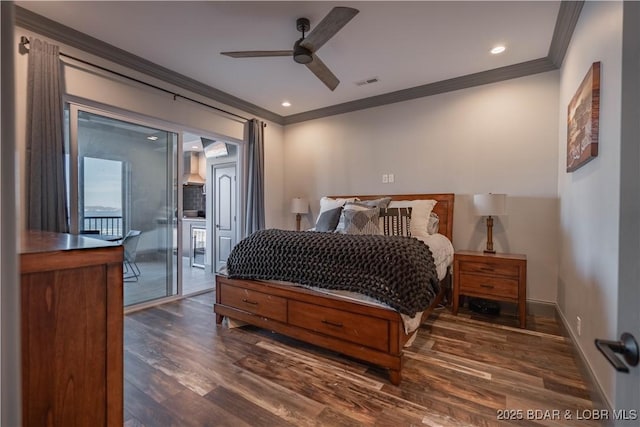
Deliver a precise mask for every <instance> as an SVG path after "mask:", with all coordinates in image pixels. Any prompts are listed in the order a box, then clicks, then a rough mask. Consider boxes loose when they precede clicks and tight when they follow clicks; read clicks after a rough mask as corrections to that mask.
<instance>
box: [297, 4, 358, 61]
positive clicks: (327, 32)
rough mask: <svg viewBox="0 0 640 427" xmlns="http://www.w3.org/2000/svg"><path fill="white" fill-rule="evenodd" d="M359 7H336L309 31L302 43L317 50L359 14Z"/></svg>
mask: <svg viewBox="0 0 640 427" xmlns="http://www.w3.org/2000/svg"><path fill="white" fill-rule="evenodd" d="M358 12H359V10H358V9H353V8H350V7H334V8H333V9H331V12H329V13H328V14H327V16H325V17H324V19H323V20H322V21H320V23H319V24H318V25H316V27H315V28H314V29H313V30H312V31H311V32H310V33H309V35H308V36H307V37H306V38H305V39H304V40H303V41H302V42H301V43H300V45H301V46H304V47H306V48H307V49H309V50H310V51H311V52H315V51H317V50H318V49H320V47H321V46H322V45H323V44H325V43H326V42H327V40H329V39H330V38H331V37H333V36H334V35H335V34H336V33H337V32H338V31H340V29H341V28H342V27H344V26H345V25H346V24H347V22H349V21H351V20H352V19H353V17H354V16H356V15H357V14H358Z"/></svg>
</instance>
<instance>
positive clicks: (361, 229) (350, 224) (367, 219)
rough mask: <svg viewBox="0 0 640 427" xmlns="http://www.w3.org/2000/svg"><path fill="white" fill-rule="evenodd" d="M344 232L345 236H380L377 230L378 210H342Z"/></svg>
mask: <svg viewBox="0 0 640 427" xmlns="http://www.w3.org/2000/svg"><path fill="white" fill-rule="evenodd" d="M343 213H344V232H345V233H346V234H380V229H379V228H378V216H379V209H378V208H372V209H366V210H362V211H356V210H349V209H347V210H344V211H343Z"/></svg>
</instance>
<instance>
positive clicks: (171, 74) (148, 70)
mask: <svg viewBox="0 0 640 427" xmlns="http://www.w3.org/2000/svg"><path fill="white" fill-rule="evenodd" d="M583 5H584V1H561V3H560V9H559V11H558V17H557V19H556V25H555V28H554V32H553V37H552V40H551V44H550V46H549V53H548V55H547V56H546V57H544V58H538V59H534V60H531V61H526V62H521V63H519V64H513V65H509V66H505V67H501V68H496V69H492V70H487V71H482V72H479V73H474V74H468V75H465V76H461V77H455V78H452V79H448V80H442V81H438V82H434V83H429V84H425V85H421V86H416V87H412V88H408V89H403V90H399V91H395V92H389V93H386V94H382V95H377V96H372V97H369V98H362V99H357V100H354V101H350V102H345V103H342V104H336V105H331V106H328V107H324V108H319V109H316V110H311V111H306V112H302V113H298V114H292V115H289V116H281V115H279V114H277V113H274V112H272V111H269V110H266V109H264V108H262V107H259V106H257V105H255V104H252V103H250V102H247V101H244V100H242V99H240V98H237V97H235V96H233V95H230V94H228V93H226V92H223V91H221V90H218V89H216V88H214V87H211V86H208V85H205V84H204V83H201V82H199V81H197V80H194V79H192V78H190V77H187V76H185V75H182V74H180V73H176V72H175V71H172V70H169V69H168V68H164V67H162V66H160V65H157V64H155V63H153V62H151V61H148V60H146V59H144V58H141V57H139V56H137V55H133V54H131V53H129V52H127V51H125V50H123V49H120V48H118V47H115V46H113V45H110V44H108V43H105V42H103V41H102V40H98V39H96V38H94V37H91V36H89V35H87V34H84V33H82V32H80V31H77V30H74V29H73V28H70V27H67V26H65V25H62V24H60V23H58V22H55V21H53V20H50V19H48V18H45V17H44V16H41V15H38V14H36V13H33V12H31V11H28V10H26V9H23V8H21V7H18V6H16V7H15V22H16V25H17V26H20V27H22V28H25V29H27V30H30V31H33V32H36V33H38V34H42V35H43V36H45V37H48V38H51V39H54V40H57V41H59V42H61V43H64V44H66V45H68V46H71V47H74V48H77V49H80V50H82V51H84V52H88V53H90V54H92V55H95V56H98V57H101V58H103V59H106V60H108V61H112V62H114V63H116V64H119V65H121V66H124V67H127V68H129V69H132V70H135V71H138V72H141V73H144V74H146V75H148V76H151V77H153V78H157V79H159V80H161V81H164V82H166V83H169V84H172V85H175V86H177V87H180V88H183V89H185V90H188V91H190V92H194V93H197V94H200V95H202V96H204V97H207V98H209V99H212V100H214V101H217V102H220V103H222V104H225V105H228V106H230V107H233V108H237V109H239V110H241V111H244V112H247V113H250V114H254V115H256V116H258V117H261V118H264V119H266V120H270V121H272V122H274V123H277V124H280V125H285V126H286V125H289V124H294V123H300V122H304V121H308V120H314V119H319V118H323V117H329V116H333V115H337V114H344V113H349V112H353V111H358V110H363V109H367V108H373V107H379V106H383V105H388V104H394V103H397V102H403V101H409V100H412V99H416V98H422V97H426V96H432V95H437V94H441V93H446V92H452V91H456V90H460V89H467V88H470V87H474V86H480V85H485V84H490V83H497V82H500V81H505V80H510V79H515V78H518V77H525V76H529V75H533V74H538V73H543V72H546V71H552V70H555V69H558V68H559V67H560V66H561V65H562V61H563V59H564V56H565V54H566V51H567V48H568V47H569V42H570V41H571V37H572V35H573V31H574V29H575V26H576V24H577V22H578V18H579V16H580V12H581V11H582V7H583Z"/></svg>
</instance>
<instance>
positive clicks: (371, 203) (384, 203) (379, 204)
mask: <svg viewBox="0 0 640 427" xmlns="http://www.w3.org/2000/svg"><path fill="white" fill-rule="evenodd" d="M357 203H358V204H360V205H362V206H368V207H370V208H380V209H386V208H387V207H388V206H389V203H391V197H381V198H379V199H373V200H359V201H358V202H357Z"/></svg>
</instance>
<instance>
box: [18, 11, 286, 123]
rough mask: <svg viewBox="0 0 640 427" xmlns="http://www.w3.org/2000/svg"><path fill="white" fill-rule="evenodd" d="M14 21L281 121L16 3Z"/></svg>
mask: <svg viewBox="0 0 640 427" xmlns="http://www.w3.org/2000/svg"><path fill="white" fill-rule="evenodd" d="M15 24H16V25H17V26H20V27H22V28H25V29H27V30H30V31H33V32H36V33H38V34H41V35H43V36H45V37H48V38H51V39H54V40H57V41H59V42H60V43H64V44H66V45H68V46H71V47H74V48H76V49H80V50H82V51H84V52H87V53H89V54H91V55H95V56H98V57H100V58H103V59H106V60H108V61H111V62H114V63H116V64H118V65H122V66H123V67H127V68H129V69H132V70H134V71H138V72H141V73H144V74H146V75H148V76H151V77H154V78H156V79H159V80H161V81H164V82H166V83H169V84H172V85H175V86H178V87H180V88H182V89H185V90H188V91H190V92H194V93H197V94H199V95H202V96H204V97H207V98H210V99H212V100H215V101H217V102H220V103H223V104H225V105H228V106H230V107H233V108H237V109H239V110H242V111H244V112H247V113H251V114H255V115H256V116H258V117H262V118H264V119H267V120H270V121H272V122H275V123H278V124H282V123H283V117H282V116H281V115H279V114H276V113H273V112H271V111H269V110H266V109H264V108H262V107H259V106H257V105H254V104H251V103H250V102H247V101H244V100H242V99H240V98H237V97H235V96H233V95H230V94H228V93H226V92H223V91H221V90H218V89H216V88H213V87H211V86H208V85H205V84H204V83H201V82H199V81H197V80H194V79H192V78H190V77H187V76H185V75H182V74H180V73H176V72H175V71H172V70H170V69H168V68H165V67H162V66H160V65H158V64H155V63H153V62H151V61H148V60H146V59H144V58H141V57H139V56H137V55H134V54H132V53H129V52H127V51H125V50H123V49H120V48H118V47H115V46H113V45H111V44H109V43H105V42H103V41H102V40H98V39H96V38H94V37H91V36H89V35H87V34H85V33H82V32H80V31H77V30H74V29H73V28H70V27H67V26H66V25H62V24H60V23H58V22H56V21H53V20H51V19H48V18H45V17H44V16H42V15H38V14H36V13H33V12H31V11H29V10H27V9H23V8H21V7H19V6H16V7H15Z"/></svg>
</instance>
